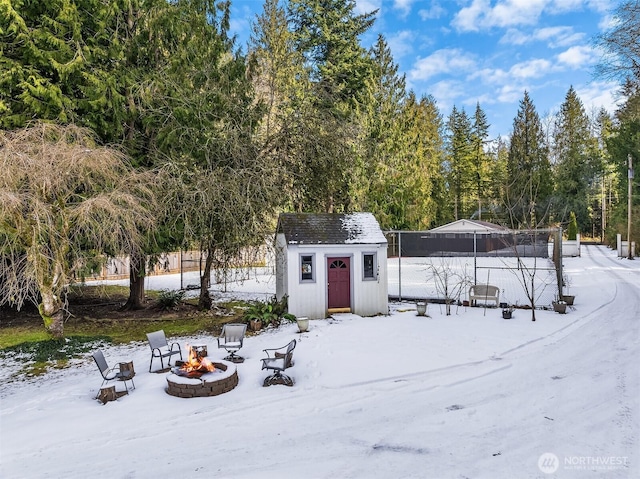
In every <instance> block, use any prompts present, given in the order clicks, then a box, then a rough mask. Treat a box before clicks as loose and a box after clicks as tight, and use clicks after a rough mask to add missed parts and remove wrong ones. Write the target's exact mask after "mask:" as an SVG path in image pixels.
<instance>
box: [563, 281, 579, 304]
mask: <svg viewBox="0 0 640 479" xmlns="http://www.w3.org/2000/svg"><path fill="white" fill-rule="evenodd" d="M570 283H571V282H570V280H569V277H568V276H567V275H564V276H563V277H562V284H563V285H564V286H566V287H567V292H569V285H570ZM575 299H576V297H575V296H574V295H572V294H563V295H562V300H563V301H564V302H566V303H567V306H573V302H574V301H575Z"/></svg>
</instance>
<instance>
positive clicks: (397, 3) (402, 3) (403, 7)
mask: <svg viewBox="0 0 640 479" xmlns="http://www.w3.org/2000/svg"><path fill="white" fill-rule="evenodd" d="M414 1H415V0H393V9H394V10H400V12H401V15H402V16H403V17H406V16H407V15H409V13H411V6H412V5H413V2H414Z"/></svg>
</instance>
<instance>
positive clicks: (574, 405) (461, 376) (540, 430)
mask: <svg viewBox="0 0 640 479" xmlns="http://www.w3.org/2000/svg"><path fill="white" fill-rule="evenodd" d="M390 264H391V263H390ZM564 264H565V268H566V273H567V274H568V275H569V276H570V278H571V294H575V295H576V303H575V306H574V308H573V309H571V310H570V311H569V313H568V314H566V315H559V314H556V313H554V312H552V311H539V312H538V313H537V315H536V317H537V321H536V322H535V323H534V322H531V320H530V318H531V316H530V312H528V311H526V310H517V311H516V312H515V315H514V318H513V319H511V320H503V319H502V317H501V314H500V310H499V309H486V310H485V309H483V308H465V307H458V308H454V309H453V313H454V314H453V315H451V316H445V315H444V308H441V307H439V306H438V305H429V309H428V314H429V316H430V317H419V316H417V315H416V310H415V305H414V304H413V303H411V302H404V303H391V312H390V315H389V316H384V317H375V318H359V317H353V316H348V315H346V316H342V317H340V318H339V319H323V320H314V321H312V322H311V327H310V330H309V332H307V333H303V334H300V333H298V332H297V328H296V326H295V325H292V324H287V325H284V326H282V327H280V328H279V329H277V330H266V331H264V332H262V333H261V334H259V335H257V336H253V337H249V338H247V339H246V340H245V346H244V348H243V349H242V350H241V351H240V353H241V355H242V356H244V357H245V358H246V360H245V362H244V363H242V364H238V366H237V367H238V376H239V384H238V386H237V387H236V388H235V389H233V390H232V391H230V392H228V393H226V394H222V395H220V396H215V397H211V398H192V399H182V398H176V397H173V396H169V395H168V394H166V393H165V391H164V390H165V387H166V379H165V374H154V373H148V366H149V357H150V351H149V348H148V346H147V344H146V343H136V344H129V345H126V346H121V347H109V348H106V349H105V355H106V357H107V360H108V361H109V362H110V363H115V362H117V361H119V360H133V361H134V364H135V368H136V372H137V375H136V377H135V384H136V389H135V391H133V392H132V393H131V394H129V395H128V396H124V397H123V398H121V399H119V400H118V401H116V402H110V403H107V404H106V405H101V404H100V403H99V402H97V401H96V400H94V399H93V398H94V396H95V395H96V393H97V390H98V387H99V386H100V382H101V378H100V375H99V373H98V371H97V369H96V367H95V364H94V363H93V360H92V359H91V357H90V356H87V358H85V359H84V360H82V361H79V363H78V365H77V366H78V367H76V368H69V369H65V370H60V371H52V372H50V373H48V374H47V375H46V376H44V377H41V378H38V379H25V380H13V379H12V378H11V368H9V367H3V369H2V372H0V379H1V380H2V383H1V384H2V387H1V389H0V401H1V403H0V404H1V412H0V427H1V433H0V434H1V435H0V477H2V478H6V479H14V478H15V479H19V478H20V479H22V478H86V477H100V478H103V477H104V478H153V477H170V476H174V477H203V478H213V477H215V478H234V479H238V478H278V479H287V478H305V479H306V478H367V479H368V478H384V479H386V478H438V479H440V478H460V479H462V478H474V479H476V478H492V479H493V478H504V479H512V478H540V477H557V478H582V477H603V478H636V477H640V442H639V439H638V432H639V430H640V420H639V414H640V372H639V371H640V368H638V358H639V357H640V333H639V332H640V328H639V325H638V323H639V320H640V261H628V260H625V259H618V258H616V257H615V253H614V252H612V251H610V250H608V249H606V248H604V247H595V246H591V247H583V255H582V257H580V258H565V261H564ZM389 274H390V282H391V281H392V279H393V273H392V272H391V271H390V273H389ZM485 274H486V272H485ZM492 274H493V273H492ZM170 280H171V278H167V277H156V278H149V279H148V283H147V285H146V286H147V287H148V288H153V289H159V288H163V287H175V277H174V278H173V281H174V286H171V285H169V284H168V283H167V281H170ZM189 282H194V281H193V280H189ZM490 282H491V281H490ZM390 289H391V285H390ZM234 290H235V291H234V293H226V295H231V296H238V295H242V297H256V296H262V297H265V296H268V295H271V294H273V292H274V291H275V286H274V284H273V283H272V282H271V280H269V278H268V277H267V278H265V277H263V278H256V279H252V280H248V281H245V282H244V284H242V285H241V286H238V287H237V288H234ZM218 296H222V295H218ZM293 338H296V339H297V340H298V346H297V348H296V350H295V352H294V360H295V365H294V366H293V368H291V369H290V370H288V372H290V375H291V376H292V377H293V378H294V380H295V385H294V386H293V387H292V388H288V387H285V386H271V387H268V388H263V387H262V380H263V379H264V377H265V376H266V372H265V371H261V370H260V364H261V363H260V358H262V357H263V356H264V354H263V352H262V350H263V349H265V348H272V347H278V346H283V345H285V344H286V343H288V342H289V341H290V340H291V339H293ZM180 342H181V343H182V344H183V347H184V344H185V343H188V342H189V343H191V344H196V343H197V344H203V343H204V344H208V346H209V355H210V357H212V358H213V359H214V360H215V359H221V358H223V357H224V356H225V355H226V354H225V351H224V350H217V349H215V345H216V341H215V338H213V337H206V336H203V337H193V338H188V339H183V338H180ZM120 386H121V385H120Z"/></svg>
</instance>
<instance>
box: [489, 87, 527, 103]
mask: <svg viewBox="0 0 640 479" xmlns="http://www.w3.org/2000/svg"><path fill="white" fill-rule="evenodd" d="M525 90H528V88H526V87H524V86H521V85H512V84H509V85H503V86H502V87H501V88H500V89H499V90H498V91H497V92H496V93H497V95H496V97H497V99H498V101H499V102H500V103H515V102H517V101H519V100H520V99H521V98H522V97H523V96H524V91H525Z"/></svg>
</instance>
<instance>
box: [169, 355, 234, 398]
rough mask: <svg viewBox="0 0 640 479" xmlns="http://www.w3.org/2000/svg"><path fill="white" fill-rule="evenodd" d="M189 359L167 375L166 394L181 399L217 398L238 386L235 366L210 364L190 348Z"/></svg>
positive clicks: (225, 362) (220, 362)
mask: <svg viewBox="0 0 640 479" xmlns="http://www.w3.org/2000/svg"><path fill="white" fill-rule="evenodd" d="M187 348H188V350H189V359H188V360H187V361H185V362H184V363H182V364H181V365H180V366H178V367H175V368H173V371H172V372H171V373H169V374H168V375H167V390H166V391H167V393H168V394H170V395H172V396H176V397H181V398H192V397H207V396H217V395H218V394H222V393H226V392H228V391H231V390H232V389H233V388H235V387H236V386H237V385H238V371H237V369H236V365H235V364H233V363H230V362H228V361H223V360H220V361H215V362H211V361H209V360H208V359H207V358H203V357H200V356H199V355H198V354H197V353H196V352H195V351H194V350H193V349H192V348H191V347H189V346H187Z"/></svg>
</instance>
